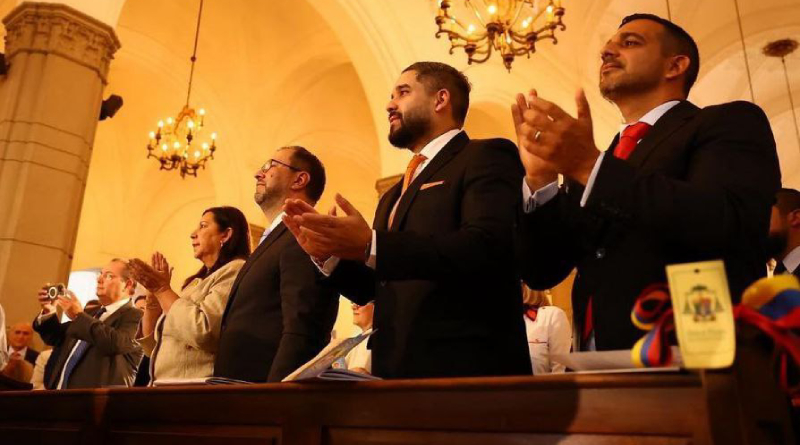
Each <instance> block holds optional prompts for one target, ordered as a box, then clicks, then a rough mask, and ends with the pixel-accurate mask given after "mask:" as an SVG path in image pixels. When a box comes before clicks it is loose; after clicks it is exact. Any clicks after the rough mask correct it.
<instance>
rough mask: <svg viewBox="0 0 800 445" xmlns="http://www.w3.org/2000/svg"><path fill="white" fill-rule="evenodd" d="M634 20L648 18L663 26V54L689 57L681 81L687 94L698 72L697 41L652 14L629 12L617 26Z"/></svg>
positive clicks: (667, 21) (665, 20) (678, 27)
mask: <svg viewBox="0 0 800 445" xmlns="http://www.w3.org/2000/svg"><path fill="white" fill-rule="evenodd" d="M634 20H650V21H651V22H656V23H658V24H660V25H661V26H663V27H664V36H665V37H666V38H664V39H662V41H661V46H662V47H663V48H664V51H665V55H682V56H686V57H688V58H689V68H687V69H686V73H685V77H684V82H683V93H684V94H685V95H686V96H688V95H689V91H690V90H691V89H692V86H693V85H694V83H695V82H696V81H697V75H698V74H699V73H700V50H698V49H697V43H695V41H694V39H693V38H692V36H690V35H689V33H688V32H686V30H684V29H683V28H681V27H680V26H678V25H676V24H674V23H672V22H670V21H669V20H667V19H665V18H661V17H659V16H657V15H654V14H631V15H629V16H627V17H625V18H624V19H622V23H620V25H619V27H620V28H622V27H623V26H625V25H626V24H628V23H630V22H632V21H634Z"/></svg>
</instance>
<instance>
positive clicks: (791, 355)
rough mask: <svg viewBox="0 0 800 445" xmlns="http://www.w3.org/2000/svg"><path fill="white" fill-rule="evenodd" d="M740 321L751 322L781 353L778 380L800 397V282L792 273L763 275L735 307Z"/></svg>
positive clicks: (795, 395) (792, 393)
mask: <svg viewBox="0 0 800 445" xmlns="http://www.w3.org/2000/svg"><path fill="white" fill-rule="evenodd" d="M734 317H735V318H736V320H737V321H739V322H740V323H747V324H750V325H752V326H754V327H756V328H758V329H759V330H761V332H763V333H764V334H766V335H767V336H769V337H770V338H771V339H772V341H773V342H774V343H775V348H776V350H777V351H778V354H779V363H778V367H779V369H778V379H779V381H780V383H781V386H782V387H783V389H784V391H786V392H788V393H789V394H791V395H793V397H795V398H797V397H800V381H797V380H798V379H797V378H794V379H793V378H791V377H790V368H791V371H794V372H793V373H791V374H792V375H794V376H798V375H800V373H799V372H798V371H800V282H798V280H797V278H796V277H794V276H793V275H788V274H787V275H777V276H774V277H771V278H762V279H760V280H758V281H756V282H755V283H753V284H752V285H751V286H750V287H749V288H747V290H745V292H744V294H743V295H742V303H741V304H740V305H738V306H737V307H736V308H735V309H734Z"/></svg>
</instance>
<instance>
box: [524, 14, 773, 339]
mask: <svg viewBox="0 0 800 445" xmlns="http://www.w3.org/2000/svg"><path fill="white" fill-rule="evenodd" d="M601 58H602V62H603V63H602V66H601V68H600V91H601V93H602V94H603V96H604V97H605V98H606V99H608V100H610V101H612V102H613V103H614V104H615V105H616V106H617V107H618V108H619V110H620V112H621V114H622V117H623V119H624V122H625V124H624V125H622V128H621V129H620V134H618V135H617V137H616V138H615V139H614V141H613V142H612V143H611V145H610V147H609V150H608V151H606V152H604V153H601V152H600V151H598V149H597V147H596V146H595V143H594V139H593V137H592V120H591V116H590V113H589V105H588V103H587V101H586V97H585V96H584V94H583V92H582V91H581V92H579V93H578V96H577V118H573V117H572V116H570V115H569V114H568V113H566V112H565V111H564V110H562V109H561V108H560V107H559V106H557V105H555V104H553V103H551V102H549V101H547V100H544V99H542V98H541V97H539V96H538V95H537V94H536V92H535V91H531V93H530V94H529V95H528V97H527V98H526V97H524V96H523V95H518V97H517V103H516V104H515V105H514V106H513V107H512V108H513V114H514V118H515V124H516V127H517V134H518V137H519V146H520V155H521V158H522V162H523V164H524V166H525V181H524V183H523V195H525V197H524V200H523V205H524V209H523V212H521V213H522V214H523V217H522V220H521V223H520V225H519V231H518V235H519V237H520V242H519V245H520V246H521V252H520V258H521V263H522V264H521V267H522V270H523V278H524V280H525V282H526V283H527V284H528V285H529V286H530V287H532V288H535V289H546V288H550V287H552V286H554V285H555V284H557V283H558V282H560V281H561V280H563V279H564V278H565V277H566V276H567V275H568V274H569V273H570V271H571V270H572V269H573V268H577V277H576V279H575V285H574V288H573V293H572V303H573V311H574V315H575V320H574V326H575V327H576V329H577V332H576V334H577V335H576V338H577V339H578V340H579V341H580V348H581V349H595V348H596V349H598V350H608V349H626V348H630V347H631V346H633V344H634V342H635V341H636V340H637V339H638V338H640V337H641V335H642V332H641V331H640V330H638V329H636V328H635V327H634V325H633V324H632V323H631V320H630V312H631V309H632V307H633V304H634V301H635V299H636V297H637V296H638V295H639V293H640V292H641V291H642V290H643V289H644V288H645V287H647V286H648V285H650V284H654V283H660V282H666V273H665V266H666V265H668V264H673V263H685V262H694V261H703V260H714V259H722V260H724V262H725V269H726V271H727V276H728V282H729V284H730V288H731V289H730V290H731V296H732V297H733V299H734V302H736V301H738V300H739V298H741V293H742V291H743V290H744V289H745V287H746V286H747V285H749V284H750V283H752V282H753V281H755V280H756V279H758V278H759V277H761V276H763V275H765V273H766V268H765V267H764V259H765V258H766V238H767V236H766V235H767V228H768V224H769V213H770V205H771V204H772V202H773V196H774V194H775V192H776V191H777V190H778V188H779V187H780V171H779V167H778V157H777V153H776V149H775V141H774V138H773V136H772V131H771V130H770V126H769V121H768V120H767V117H766V116H765V115H764V112H763V111H762V110H761V109H760V108H759V107H758V106H756V105H754V104H752V103H749V102H732V103H727V104H722V105H715V106H709V107H706V108H702V109H701V108H698V107H696V106H695V105H693V104H691V103H690V102H688V101H687V100H686V98H687V96H688V94H689V90H690V88H691V87H692V84H693V83H694V81H695V80H696V79H697V74H698V70H699V63H700V58H699V53H698V49H697V46H696V44H695V42H694V40H693V39H692V38H691V37H690V36H689V35H688V34H687V33H686V32H685V31H684V30H683V29H681V28H680V27H678V26H677V25H675V24H673V23H671V22H669V21H667V20H664V19H661V18H659V17H656V16H653V15H648V14H635V15H632V16H629V17H626V18H625V19H624V20H623V21H622V24H621V25H620V27H619V29H618V30H617V33H616V34H615V35H614V36H613V37H611V39H610V40H609V41H608V42H607V43H606V45H605V46H604V47H603V50H602V52H601ZM558 174H562V175H563V176H564V179H565V181H564V185H563V186H562V187H559V186H558V185H557V183H556V177H557V175H558Z"/></svg>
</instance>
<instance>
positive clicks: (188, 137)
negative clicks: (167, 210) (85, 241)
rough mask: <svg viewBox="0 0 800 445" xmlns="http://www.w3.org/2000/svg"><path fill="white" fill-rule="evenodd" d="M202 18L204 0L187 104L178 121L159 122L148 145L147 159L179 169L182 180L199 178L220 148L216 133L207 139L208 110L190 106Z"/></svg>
mask: <svg viewBox="0 0 800 445" xmlns="http://www.w3.org/2000/svg"><path fill="white" fill-rule="evenodd" d="M202 16H203V0H200V11H199V12H198V14H197V30H196V31H195V36H194V52H193V53H192V57H191V59H190V60H191V62H192V68H191V70H190V72H189V88H188V92H187V93H186V104H185V105H184V106H183V109H181V111H180V112H179V113H178V115H177V116H175V118H172V117H168V118H166V119H163V120H160V121H158V126H157V128H156V130H155V131H151V132H150V141H149V142H148V143H147V157H148V158H155V159H156V160H157V161H158V162H159V164H161V167H160V168H159V170H178V171H179V172H180V175H181V178H184V177H186V175H187V174H188V175H191V176H194V177H197V169H199V168H205V166H206V162H207V161H208V160H209V159H214V151H215V150H216V149H217V134H216V133H211V134H210V135H209V137H208V139H206V140H203V138H204V136H205V134H206V133H207V132H206V131H204V130H205V116H206V110H205V109H203V108H200V109H199V110H197V111H195V109H194V108H192V107H191V106H190V105H189V99H190V98H191V96H192V80H193V78H194V64H195V62H196V61H197V41H198V38H199V37H200V19H201V18H202Z"/></svg>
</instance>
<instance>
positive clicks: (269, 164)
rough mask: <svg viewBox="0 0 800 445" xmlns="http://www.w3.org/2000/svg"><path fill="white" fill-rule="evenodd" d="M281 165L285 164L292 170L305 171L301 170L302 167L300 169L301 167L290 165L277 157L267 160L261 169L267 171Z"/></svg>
mask: <svg viewBox="0 0 800 445" xmlns="http://www.w3.org/2000/svg"><path fill="white" fill-rule="evenodd" d="M279 165H281V166H284V167H286V168H288V169H289V170H292V171H296V172H301V171H303V170H301V169H299V168H297V167H295V166H292V165H289V164H287V163H285V162H281V161H279V160H277V159H270V160H269V161H267V162H265V163H264V165H262V166H261V171H262V172H263V173H266V172H268V171H269V169H271V168H272V167H277V166H279Z"/></svg>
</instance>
